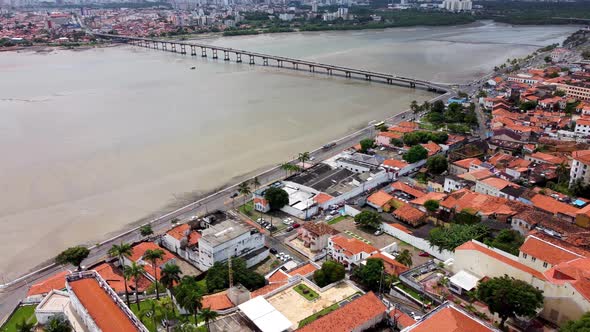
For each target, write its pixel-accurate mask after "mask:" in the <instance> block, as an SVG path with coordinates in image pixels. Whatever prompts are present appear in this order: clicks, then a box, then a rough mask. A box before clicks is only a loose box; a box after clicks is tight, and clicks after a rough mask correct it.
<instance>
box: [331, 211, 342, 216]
mask: <svg viewBox="0 0 590 332" xmlns="http://www.w3.org/2000/svg"><path fill="white" fill-rule="evenodd" d="M330 214H331V215H333V216H335V215H337V214H340V211H338V210H333V211H330Z"/></svg>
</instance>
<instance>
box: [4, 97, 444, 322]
mask: <svg viewBox="0 0 590 332" xmlns="http://www.w3.org/2000/svg"><path fill="white" fill-rule="evenodd" d="M451 95H452V94H451V93H447V94H444V95H440V96H437V97H436V98H434V99H433V100H431V102H434V101H435V100H439V99H442V100H446V98H449V96H451ZM411 116H412V115H411V113H410V112H409V111H407V112H405V113H400V114H397V115H395V116H393V117H390V118H388V119H386V121H387V122H389V123H397V122H400V121H403V120H405V119H407V118H410V117H411ZM374 134H375V130H374V128H373V126H372V125H371V126H368V127H366V128H364V129H362V130H359V131H357V132H355V133H352V134H350V135H348V136H345V137H343V138H341V139H338V140H336V141H333V142H334V143H335V145H334V146H332V147H331V148H329V149H323V148H319V149H317V150H315V151H312V152H311V156H313V157H314V160H316V162H319V161H322V160H325V159H327V158H329V157H332V156H333V155H335V154H336V153H338V152H340V151H342V150H343V149H346V148H349V147H351V146H353V145H355V144H358V142H359V141H360V140H361V139H363V138H367V137H372V136H373V135H374ZM292 162H295V161H292ZM284 175H285V172H284V171H283V170H281V169H280V168H279V167H278V166H277V167H275V168H273V169H270V170H268V171H265V172H263V173H261V174H259V175H258V176H257V177H258V180H259V182H260V183H261V184H263V185H264V184H268V183H272V182H275V181H277V180H280V179H283V178H284ZM236 187H237V184H236V185H232V186H230V187H228V188H225V189H223V190H221V191H219V192H216V193H214V194H212V195H210V196H207V197H205V198H203V199H201V200H199V201H196V202H194V203H191V204H189V205H187V206H185V207H183V208H181V209H178V210H176V211H173V212H170V213H167V214H163V215H161V216H159V217H157V218H155V219H154V220H152V222H151V225H152V229H153V230H154V233H155V234H156V235H158V234H163V233H165V232H166V231H168V230H169V229H170V228H171V227H172V224H171V220H173V219H175V218H178V219H180V220H184V219H188V218H190V217H191V216H193V215H199V216H201V215H205V214H206V213H207V212H211V211H215V210H228V203H229V205H231V196H232V194H235V193H236ZM138 228H139V227H136V228H134V229H132V230H130V231H128V232H125V233H123V234H121V235H119V236H117V237H115V238H112V239H109V240H106V241H103V242H101V243H100V244H99V245H97V246H93V247H91V248H90V249H91V253H90V255H89V257H88V258H87V259H86V260H84V262H83V263H82V265H83V266H91V265H94V264H97V263H99V262H101V261H103V260H104V259H105V258H107V257H108V255H107V252H108V250H109V248H111V246H112V245H113V244H119V243H133V242H138V241H141V240H142V237H141V235H140V234H139V231H138ZM277 241H278V242H277ZM270 242H271V243H272V244H273V245H276V246H279V247H280V248H283V251H284V252H290V253H291V256H292V257H299V258H300V259H302V260H304V258H303V257H302V256H301V254H299V253H298V252H296V251H295V250H292V249H291V248H290V247H288V246H286V245H284V244H282V241H280V240H276V239H271V240H270ZM65 268H68V269H72V267H63V266H57V265H53V266H49V267H48V268H46V269H44V270H43V271H36V272H34V273H32V274H31V275H29V276H27V277H26V278H23V279H22V280H20V281H18V282H16V283H14V284H11V285H10V286H8V287H4V288H2V289H0V323H1V322H2V321H3V320H4V319H5V318H7V316H8V315H9V314H10V313H11V312H12V310H13V309H14V307H15V306H17V305H18V303H19V301H20V300H21V299H23V298H24V296H25V295H26V292H27V290H28V288H29V286H30V285H31V284H34V283H36V282H38V281H39V280H42V279H43V278H45V277H47V276H49V275H52V274H55V273H56V272H59V271H62V270H64V269H65Z"/></svg>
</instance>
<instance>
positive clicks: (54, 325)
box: [44, 315, 72, 332]
mask: <svg viewBox="0 0 590 332" xmlns="http://www.w3.org/2000/svg"><path fill="white" fill-rule="evenodd" d="M44 331H45V332H70V331H72V327H71V326H70V322H68V320H67V319H66V318H65V317H64V316H62V315H55V316H51V317H50V318H49V321H48V322H47V324H45V327H44Z"/></svg>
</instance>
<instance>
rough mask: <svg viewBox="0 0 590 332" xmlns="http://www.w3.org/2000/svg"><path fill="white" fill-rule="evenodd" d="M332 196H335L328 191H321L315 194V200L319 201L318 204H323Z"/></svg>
mask: <svg viewBox="0 0 590 332" xmlns="http://www.w3.org/2000/svg"><path fill="white" fill-rule="evenodd" d="M332 198H334V197H332V196H330V195H328V194H326V193H319V194H317V195H315V196H314V198H313V200H314V201H315V202H317V203H318V204H323V203H326V202H327V201H329V200H331V199H332Z"/></svg>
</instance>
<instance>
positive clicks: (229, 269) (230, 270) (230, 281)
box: [227, 251, 234, 288]
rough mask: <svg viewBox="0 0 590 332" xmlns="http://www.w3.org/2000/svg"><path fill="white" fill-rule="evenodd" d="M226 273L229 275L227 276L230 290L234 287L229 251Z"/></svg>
mask: <svg viewBox="0 0 590 332" xmlns="http://www.w3.org/2000/svg"><path fill="white" fill-rule="evenodd" d="M227 273H229V275H228V280H229V288H232V287H233V286H234V276H233V273H232V268H231V251H230V254H229V255H228V257H227Z"/></svg>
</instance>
